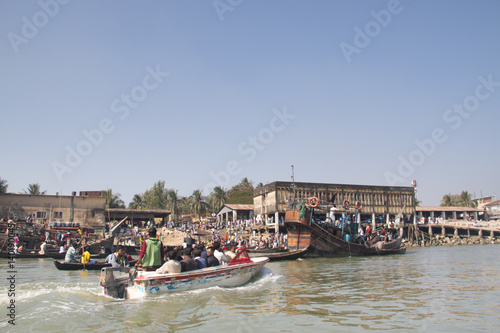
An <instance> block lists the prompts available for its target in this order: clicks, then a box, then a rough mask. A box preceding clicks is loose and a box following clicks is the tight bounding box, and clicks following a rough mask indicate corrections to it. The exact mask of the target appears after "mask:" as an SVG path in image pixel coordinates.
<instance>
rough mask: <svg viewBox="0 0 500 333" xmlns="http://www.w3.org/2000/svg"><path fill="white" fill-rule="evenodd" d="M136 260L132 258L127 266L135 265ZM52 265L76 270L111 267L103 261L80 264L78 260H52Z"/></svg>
mask: <svg viewBox="0 0 500 333" xmlns="http://www.w3.org/2000/svg"><path fill="white" fill-rule="evenodd" d="M136 262H137V260H132V261H130V262H129V266H130V267H132V266H134V265H135V263H136ZM54 265H55V266H56V267H57V269H59V270H61V271H78V270H83V269H85V270H87V271H98V270H101V269H102V268H105V267H111V264H107V263H105V262H104V261H98V262H96V263H95V264H85V265H83V264H81V263H78V262H67V261H59V260H54ZM84 266H85V267H84Z"/></svg>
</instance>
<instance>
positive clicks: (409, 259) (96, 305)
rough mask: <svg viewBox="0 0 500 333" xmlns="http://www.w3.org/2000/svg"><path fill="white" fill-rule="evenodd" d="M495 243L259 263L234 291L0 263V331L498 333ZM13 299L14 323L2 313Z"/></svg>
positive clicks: (42, 264)
mask: <svg viewBox="0 0 500 333" xmlns="http://www.w3.org/2000/svg"><path fill="white" fill-rule="evenodd" d="M499 259H500V245H478V246H460V247H435V248H418V249H409V250H408V252H407V253H406V254H405V255H393V256H386V257H351V258H318V259H299V260H295V261H285V262H276V263H275V262H272V263H268V264H267V265H266V267H265V269H264V271H263V272H262V274H261V275H260V276H257V277H256V278H255V279H253V280H252V281H251V282H250V283H248V284H246V285H244V286H242V287H238V288H227V289H224V288H209V289H205V290H198V291H189V292H178V293H173V294H168V295H155V296H153V297H150V298H146V299H139V300H114V299H111V298H109V297H107V296H103V295H102V292H101V288H100V286H99V280H98V275H99V272H98V271H74V272H71V271H58V270H57V269H56V268H55V267H54V265H53V263H52V260H50V259H17V260H16V263H15V272H16V273H15V274H14V275H15V279H16V280H15V283H14V287H15V297H9V291H8V289H9V288H10V285H9V281H8V278H9V277H10V275H11V273H8V271H9V267H8V262H7V260H6V259H0V270H1V272H2V276H1V277H0V279H1V281H3V282H1V283H0V304H1V308H2V311H0V314H1V315H2V317H1V318H0V331H2V332H75V333H76V332H91V331H99V332H302V331H305V330H307V331H309V330H314V331H315V332H331V331H340V332H342V331H349V332H360V331H377V330H378V331H394V332H408V331H432V332H461V331H487V332H495V331H496V332H498V331H500V260H499ZM10 300H14V301H15V306H16V307H15V315H16V317H15V325H12V324H9V323H8V320H9V319H10V318H8V317H7V316H6V314H7V313H8V309H7V306H9V304H10V303H9V302H10Z"/></svg>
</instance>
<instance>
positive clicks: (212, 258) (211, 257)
mask: <svg viewBox="0 0 500 333" xmlns="http://www.w3.org/2000/svg"><path fill="white" fill-rule="evenodd" d="M207 256H208V258H207V267H212V266H219V265H220V263H219V260H218V259H217V258H216V257H215V256H214V249H213V247H209V248H208V249H207Z"/></svg>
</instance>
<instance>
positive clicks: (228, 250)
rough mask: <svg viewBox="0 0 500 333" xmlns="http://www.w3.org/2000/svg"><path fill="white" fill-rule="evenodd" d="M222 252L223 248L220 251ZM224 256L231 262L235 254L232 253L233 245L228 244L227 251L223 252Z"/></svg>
mask: <svg viewBox="0 0 500 333" xmlns="http://www.w3.org/2000/svg"><path fill="white" fill-rule="evenodd" d="M222 250H223V251H224V248H223V249H222ZM224 254H225V255H226V256H227V257H228V258H229V259H230V260H233V259H234V257H236V253H234V245H233V244H229V245H228V246H227V250H226V251H224Z"/></svg>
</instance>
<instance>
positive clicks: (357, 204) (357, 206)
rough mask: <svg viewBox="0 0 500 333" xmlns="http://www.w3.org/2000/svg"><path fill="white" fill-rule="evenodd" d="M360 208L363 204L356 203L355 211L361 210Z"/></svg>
mask: <svg viewBox="0 0 500 333" xmlns="http://www.w3.org/2000/svg"><path fill="white" fill-rule="evenodd" d="M361 208H363V204H362V203H361V201H356V209H359V210H361Z"/></svg>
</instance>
